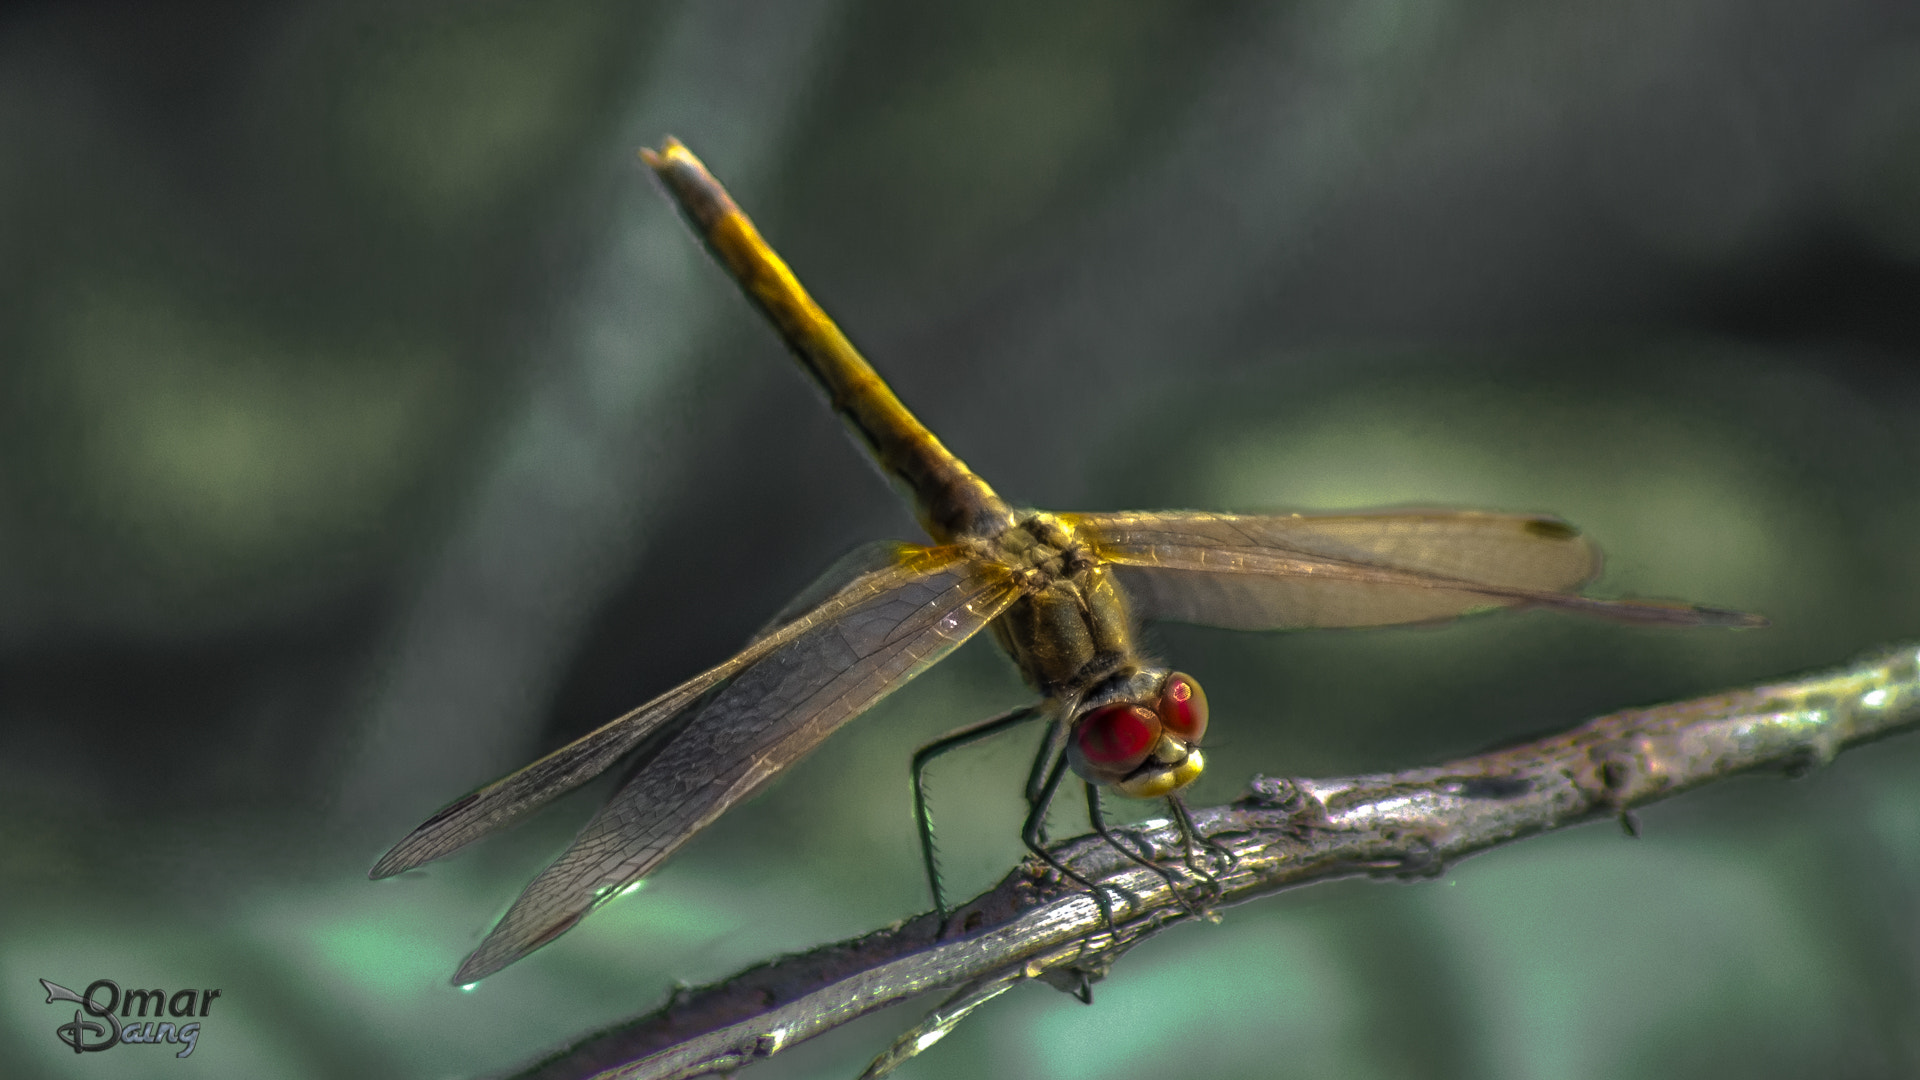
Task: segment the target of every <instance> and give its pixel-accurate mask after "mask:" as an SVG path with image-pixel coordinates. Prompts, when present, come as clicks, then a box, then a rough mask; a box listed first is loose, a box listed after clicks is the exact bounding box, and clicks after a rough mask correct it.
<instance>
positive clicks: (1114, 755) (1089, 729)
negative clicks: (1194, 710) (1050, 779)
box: [1068, 705, 1160, 783]
mask: <svg viewBox="0 0 1920 1080" xmlns="http://www.w3.org/2000/svg"><path fill="white" fill-rule="evenodd" d="M1159 741H1160V718H1159V717H1158V716H1155V715H1154V713H1153V710H1152V709H1149V708H1146V707H1145V706H1141V705H1107V706H1103V707H1101V708H1098V709H1095V710H1093V711H1092V712H1090V713H1088V714H1087V715H1085V716H1083V717H1081V718H1080V722H1079V723H1078V724H1075V725H1074V731H1073V741H1072V742H1071V743H1069V744H1068V749H1069V751H1070V755H1069V762H1070V764H1072V765H1073V769H1074V771H1075V772H1077V773H1079V774H1080V775H1081V776H1082V777H1085V778H1086V779H1089V780H1093V781H1096V782H1099V783H1111V782H1112V780H1111V778H1113V777H1118V776H1124V775H1125V774H1127V773H1129V772H1132V771H1133V770H1134V769H1136V768H1138V767H1139V765H1140V763H1141V762H1143V761H1145V760H1147V755H1148V754H1149V753H1151V752H1152V751H1153V747H1154V744H1155V743H1157V742H1159Z"/></svg>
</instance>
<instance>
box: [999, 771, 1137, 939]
mask: <svg viewBox="0 0 1920 1080" xmlns="http://www.w3.org/2000/svg"><path fill="white" fill-rule="evenodd" d="M1066 772H1067V759H1066V757H1065V756H1064V755H1062V756H1061V757H1060V759H1059V760H1057V761H1055V762H1054V763H1053V768H1051V769H1049V770H1047V782H1046V783H1045V784H1043V785H1041V788H1040V798H1039V800H1038V801H1036V802H1035V803H1034V804H1033V807H1032V808H1031V809H1029V810H1028V811H1027V824H1026V826H1025V827H1024V828H1022V829H1021V830H1020V839H1022V840H1023V841H1025V842H1026V845H1027V850H1028V851H1031V852H1033V853H1034V854H1035V855H1037V856H1039V857H1040V861H1042V862H1044V863H1046V864H1047V865H1048V866H1051V867H1053V868H1054V869H1055V870H1057V871H1059V872H1060V876H1061V877H1064V878H1066V879H1067V880H1069V881H1076V882H1079V883H1080V884H1081V885H1082V886H1084V887H1085V888H1086V889H1087V891H1088V892H1091V893H1092V894H1093V902H1094V903H1096V904H1098V905H1100V914H1101V916H1102V917H1103V918H1104V919H1106V922H1107V932H1108V933H1110V934H1113V935H1115V936H1118V934H1119V932H1120V925H1119V924H1118V923H1117V922H1115V921H1114V918H1113V901H1111V900H1109V899H1107V890H1106V889H1105V888H1104V887H1102V886H1099V885H1095V884H1094V883H1093V882H1091V881H1088V880H1087V879H1086V878H1083V877H1081V876H1080V875H1079V874H1076V873H1074V872H1073V871H1071V870H1069V869H1067V865H1066V864H1065V863H1063V862H1061V861H1060V860H1059V859H1056V858H1054V857H1053V852H1051V851H1048V850H1047V846H1046V841H1045V840H1043V839H1041V836H1042V828H1043V825H1044V823H1045V822H1046V818H1047V808H1048V807H1049V806H1051V805H1052V804H1053V796H1054V793H1055V792H1057V791H1059V790H1060V780H1061V778H1062V777H1063V776H1065V775H1066ZM1115 891H1116V892H1117V891H1119V890H1115ZM1121 895H1122V897H1123V898H1126V899H1131V897H1126V894H1124V893H1122V894H1121Z"/></svg>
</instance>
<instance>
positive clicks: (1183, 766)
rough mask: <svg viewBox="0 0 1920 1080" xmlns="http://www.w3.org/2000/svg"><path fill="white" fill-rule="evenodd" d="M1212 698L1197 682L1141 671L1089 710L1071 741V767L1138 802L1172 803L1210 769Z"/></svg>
mask: <svg viewBox="0 0 1920 1080" xmlns="http://www.w3.org/2000/svg"><path fill="white" fill-rule="evenodd" d="M1206 733H1207V695H1206V694H1205V692H1203V691H1202V690H1201V689H1200V684H1199V682H1197V681H1195V679H1194V677H1193V676H1191V675H1186V674H1183V673H1181V672H1178V671H1174V672H1168V671H1159V672H1154V671H1142V672H1138V673H1136V674H1135V675H1133V676H1132V677H1130V678H1127V679H1126V680H1124V682H1123V683H1122V684H1121V686H1120V687H1119V688H1117V690H1116V692H1115V693H1114V694H1112V695H1110V696H1109V695H1101V696H1100V697H1099V698H1097V699H1095V700H1094V701H1093V702H1090V703H1089V705H1088V707H1086V708H1085V709H1084V711H1082V712H1081V713H1080V715H1079V717H1078V718H1076V719H1075V720H1074V722H1073V726H1072V727H1071V728H1070V729H1069V730H1068V733H1067V764H1068V765H1069V766H1070V767H1071V768H1072V769H1073V771H1074V772H1075V773H1076V774H1078V775H1079V777H1080V778H1081V779H1082V780H1085V781H1086V782H1087V783H1089V784H1101V785H1104V786H1106V787H1110V788H1113V789H1114V790H1115V791H1118V792H1120V793H1121V794H1122V795H1131V796H1133V797H1134V798H1136V799H1154V798H1159V797H1160V796H1162V795H1171V794H1172V793H1174V792H1176V791H1179V790H1180V789H1181V788H1184V787H1186V786H1187V785H1188V784H1191V783H1193V782H1194V781H1195V780H1197V779H1199V778H1200V773H1201V771H1202V770H1204V769H1205V768H1206V767H1207V763H1206V759H1205V758H1204V757H1203V756H1202V755H1201V753H1200V740H1201V738H1202V737H1203V736H1205V735H1206Z"/></svg>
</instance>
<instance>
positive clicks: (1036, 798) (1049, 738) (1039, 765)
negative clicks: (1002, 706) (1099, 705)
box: [1027, 716, 1066, 844]
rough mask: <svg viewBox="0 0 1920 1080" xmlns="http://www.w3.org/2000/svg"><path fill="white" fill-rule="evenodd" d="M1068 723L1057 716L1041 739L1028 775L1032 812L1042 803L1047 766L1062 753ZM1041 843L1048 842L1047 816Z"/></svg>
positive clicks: (1042, 829) (1042, 818)
mask: <svg viewBox="0 0 1920 1080" xmlns="http://www.w3.org/2000/svg"><path fill="white" fill-rule="evenodd" d="M1065 724H1066V721H1065V720H1064V719H1063V718H1062V717H1060V716H1055V717H1054V718H1053V722H1052V723H1050V724H1048V725H1047V731H1046V734H1045V735H1043V736H1041V738H1040V752H1039V753H1037V754H1035V755H1034V756H1033V768H1032V769H1031V770H1029V771H1028V773H1027V809H1029V810H1031V809H1033V808H1034V807H1035V806H1037V805H1039V803H1040V792H1041V790H1042V789H1043V788H1045V787H1046V785H1047V766H1048V765H1050V764H1052V763H1053V758H1054V755H1055V754H1057V753H1059V752H1060V747H1059V745H1058V744H1059V742H1060V736H1061V734H1062V732H1064V731H1065V730H1066V728H1065ZM1040 842H1041V843H1042V844H1044V843H1046V842H1047V821H1046V815H1045V814H1042V815H1040Z"/></svg>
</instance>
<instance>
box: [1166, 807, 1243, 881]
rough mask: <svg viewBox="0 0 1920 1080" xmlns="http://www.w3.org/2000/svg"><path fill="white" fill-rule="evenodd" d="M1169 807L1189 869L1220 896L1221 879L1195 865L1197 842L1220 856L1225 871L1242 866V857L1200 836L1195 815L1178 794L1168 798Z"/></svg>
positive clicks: (1216, 842) (1217, 842) (1223, 845)
mask: <svg viewBox="0 0 1920 1080" xmlns="http://www.w3.org/2000/svg"><path fill="white" fill-rule="evenodd" d="M1167 806H1168V807H1169V808H1171V809H1172V810H1173V820H1174V821H1175V822H1177V823H1179V825H1180V841H1181V845H1182V846H1183V847H1185V848H1186V851H1187V869H1189V870H1191V871H1193V873H1194V876H1196V877H1199V878H1202V879H1204V880H1205V881H1206V882H1207V884H1208V885H1209V886H1211V887H1212V891H1213V894H1214V895H1215V896H1218V895H1220V879H1218V878H1216V877H1214V876H1213V874H1211V873H1209V872H1208V871H1206V870H1203V869H1201V868H1199V867H1198V866H1195V865H1194V859H1195V857H1196V854H1197V853H1196V852H1195V851H1194V850H1193V847H1194V843H1195V842H1196V841H1197V842H1199V843H1200V844H1201V845H1202V846H1204V847H1205V848H1207V850H1209V851H1211V852H1213V853H1214V854H1215V855H1218V856H1219V857H1220V861H1221V864H1222V866H1223V868H1224V870H1232V869H1233V868H1234V867H1236V866H1238V865H1240V856H1238V855H1235V854H1234V853H1233V849H1232V848H1230V847H1228V846H1226V845H1225V844H1222V843H1220V842H1219V841H1217V840H1215V839H1213V838H1212V837H1210V836H1202V835H1200V829H1199V828H1198V827H1197V826H1196V825H1194V823H1193V814H1192V812H1191V811H1189V810H1188V809H1187V803H1186V800H1185V799H1182V798H1181V797H1180V795H1179V793H1178V792H1175V793H1173V794H1171V795H1168V796H1167ZM1224 870H1223V872H1224Z"/></svg>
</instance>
